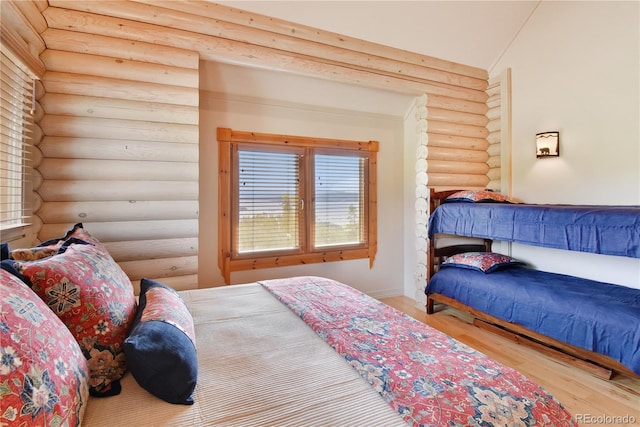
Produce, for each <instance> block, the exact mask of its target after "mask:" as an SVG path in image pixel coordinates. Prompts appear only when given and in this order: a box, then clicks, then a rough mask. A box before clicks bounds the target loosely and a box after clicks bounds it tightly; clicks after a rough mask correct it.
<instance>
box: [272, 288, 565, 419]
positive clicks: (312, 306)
mask: <svg viewBox="0 0 640 427" xmlns="http://www.w3.org/2000/svg"><path fill="white" fill-rule="evenodd" d="M260 283H261V284H262V285H263V286H264V287H265V288H266V289H268V290H269V291H270V292H271V293H272V294H273V295H274V296H275V297H276V298H278V299H279V300H280V301H281V302H283V303H284V304H285V305H287V306H288V307H289V308H290V309H292V310H293V311H294V312H295V313H297V314H298V316H300V317H301V318H302V319H303V320H304V321H305V322H306V323H307V324H308V325H309V326H311V328H313V330H314V331H316V333H317V334H318V335H320V336H321V337H322V338H323V339H324V340H325V341H326V342H327V343H328V344H329V345H331V346H332V347H333V348H334V349H335V350H336V351H337V352H338V353H340V354H341V355H342V356H343V357H344V358H345V359H346V360H347V361H348V362H349V363H350V364H351V366H353V367H354V368H355V369H356V370H357V371H358V372H359V373H360V375H361V376H362V377H363V378H364V379H365V380H366V381H367V382H369V384H371V385H372V386H373V387H374V388H375V390H376V391H377V392H378V393H380V395H381V396H382V397H383V398H384V400H385V401H387V402H388V403H389V405H391V406H392V407H393V408H394V409H395V410H396V411H397V412H398V413H399V414H400V415H401V416H402V418H403V419H404V420H405V421H406V422H407V423H408V424H410V425H414V426H508V427H515V426H557V427H560V426H574V425H577V424H576V423H575V422H574V421H573V420H572V417H571V414H569V412H567V411H566V410H565V409H564V408H563V407H562V405H561V404H560V403H559V402H558V401H557V400H556V399H555V398H554V397H553V396H551V395H550V394H549V393H548V392H547V391H546V390H544V389H543V388H542V387H541V386H539V385H538V384H536V383H535V382H533V381H531V380H529V379H527V378H526V377H525V376H524V375H522V374H520V373H519V372H517V371H515V370H513V369H511V368H509V367H507V366H504V365H501V364H500V363H498V362H497V361H495V360H493V359H490V358H488V357H487V356H485V355H483V354H481V353H479V352H477V351H476V350H474V349H472V348H471V347H468V346H467V345H465V344H462V343H460V342H458V341H456V340H455V339H453V338H451V337H450V336H448V335H446V334H444V333H442V332H440V331H437V330H436V329H433V328H431V327H430V326H428V325H426V324H424V323H422V322H419V321H417V320H415V319H413V318H411V317H409V316H407V315H405V314H404V313H401V312H400V311H398V310H395V309H394V308H392V307H389V306H387V305H386V304H383V303H381V302H379V301H377V300H375V299H373V298H371V297H369V296H367V295H365V294H364V293H362V292H360V291H358V290H356V289H354V288H351V287H349V286H347V285H344V284H342V283H339V282H336V281H333V280H330V279H324V278H320V277H296V278H292V279H284V280H267V281H262V282H260Z"/></svg>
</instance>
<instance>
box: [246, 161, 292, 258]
mask: <svg viewBox="0 0 640 427" xmlns="http://www.w3.org/2000/svg"><path fill="white" fill-rule="evenodd" d="M238 162H239V163H238V205H237V208H238V212H237V214H238V216H237V218H238V229H237V230H238V233H237V240H236V241H237V245H236V248H237V251H238V254H240V255H241V254H246V253H249V252H258V251H274V250H291V249H298V248H300V235H299V212H300V211H299V206H300V203H299V199H300V191H299V184H300V159H299V156H298V155H297V154H293V153H281V152H259V151H244V150H239V151H238Z"/></svg>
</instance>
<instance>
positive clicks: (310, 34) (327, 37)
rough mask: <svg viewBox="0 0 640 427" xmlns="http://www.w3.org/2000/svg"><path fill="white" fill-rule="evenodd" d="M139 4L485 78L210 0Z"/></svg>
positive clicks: (446, 64) (480, 71) (466, 68)
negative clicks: (208, 0) (157, 6)
mask: <svg viewBox="0 0 640 427" xmlns="http://www.w3.org/2000/svg"><path fill="white" fill-rule="evenodd" d="M134 1H138V2H140V3H147V4H154V5H160V6H162V7H165V8H168V9H173V10H178V11H183V12H187V13H189V14H192V15H198V16H209V17H215V18H216V19H218V20H220V21H225V22H227V23H233V24H238V25H241V26H244V27H248V28H255V29H259V30H264V31H268V32H270V33H273V34H277V35H286V36H291V35H294V36H295V37H296V38H298V39H301V40H307V41H314V42H318V43H321V44H324V45H327V46H334V47H338V48H342V49H345V50H350V51H354V52H362V53H364V54H366V55H373V56H376V57H383V58H388V59H392V60H395V61H397V62H400V63H407V64H414V65H418V66H421V67H428V68H432V69H435V70H443V71H447V72H450V73H454V74H459V75H461V76H469V77H473V78H477V79H482V80H486V79H487V77H488V73H487V71H486V70H483V69H480V68H476V67H471V66H468V65H464V64H459V63H455V62H451V61H446V60H443V59H439V58H434V57H431V56H427V55H422V54H419V53H415V52H409V51H406V50H402V49H397V48H393V47H389V46H385V45H381V44H378V43H372V42H369V41H366V40H362V39H357V38H353V37H348V36H345V35H342V34H337V33H332V32H329V31H325V30H320V29H318V28H313V27H309V26H305V25H302V24H298V23H294V22H289V21H285V20H282V19H278V18H273V17H270V16H265V15H261V14H258V13H253V12H247V11H245V10H241V9H236V8H233V7H229V6H225V5H221V4H216V3H213V2H173V1H156V0H134Z"/></svg>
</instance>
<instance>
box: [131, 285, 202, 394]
mask: <svg viewBox="0 0 640 427" xmlns="http://www.w3.org/2000/svg"><path fill="white" fill-rule="evenodd" d="M124 353H125V356H126V360H127V365H128V367H129V370H130V371H131V373H132V375H133V377H134V378H135V380H136V381H137V382H138V384H140V386H141V387H142V388H144V389H145V390H147V391H148V392H149V393H151V394H153V395H154V396H156V397H159V398H160V399H162V400H165V401H167V402H169V403H178V404H184V405H192V404H193V397H192V394H193V391H194V390H195V387H196V383H197V380H198V359H197V355H196V347H195V334H194V326H193V318H192V317H191V313H189V309H188V308H187V306H186V304H185V303H184V301H183V300H182V298H181V297H180V295H178V293H177V292H176V291H175V290H173V289H172V288H170V287H169V286H167V285H164V284H162V283H160V282H156V281H153V280H149V279H142V280H141V281H140V303H139V305H138V311H137V313H136V317H135V319H134V321H133V328H132V329H131V333H130V334H129V336H128V337H127V339H125V341H124Z"/></svg>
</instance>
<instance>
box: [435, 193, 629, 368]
mask: <svg viewBox="0 0 640 427" xmlns="http://www.w3.org/2000/svg"><path fill="white" fill-rule="evenodd" d="M457 191H459V190H446V191H435V190H434V189H431V190H430V209H431V210H430V212H431V214H433V212H434V211H435V209H436V208H437V207H438V206H439V205H440V204H441V203H442V202H443V200H445V199H446V198H447V197H449V196H450V195H452V194H454V193H456V192H457ZM440 237H441V235H433V236H431V237H430V239H429V253H428V256H427V270H428V277H427V284H428V283H429V281H430V280H431V278H432V277H433V275H434V274H435V273H436V272H437V271H438V269H439V267H440V265H441V263H442V262H443V260H444V259H445V258H447V257H449V256H452V255H455V254H458V253H464V252H489V251H491V246H492V243H493V240H492V239H489V238H478V239H476V240H477V243H466V242H465V243H463V244H454V245H448V246H438V239H439V238H440ZM425 293H426V311H427V314H433V313H435V305H436V304H444V305H446V306H449V307H453V308H455V309H457V310H460V311H462V312H466V313H469V314H470V315H471V316H472V317H473V320H472V323H473V325H474V326H476V327H479V328H482V329H485V330H488V331H490V332H493V333H496V334H499V335H501V336H503V337H505V338H508V339H510V340H512V341H515V342H516V343H519V344H522V345H526V346H529V347H532V348H534V349H536V350H538V351H540V352H542V353H545V354H547V355H550V356H552V357H554V358H556V359H559V360H560V361H563V362H564V363H567V364H570V365H573V366H577V367H579V368H581V369H583V370H586V371H588V372H590V373H592V374H593V375H595V376H597V377H600V378H603V379H611V378H612V376H613V374H614V372H619V373H622V374H624V375H627V376H630V377H634V378H639V377H640V376H639V375H638V374H637V373H635V372H633V371H632V370H631V369H630V368H628V367H627V366H625V365H623V364H622V363H620V362H619V361H617V360H615V359H613V358H611V357H609V356H605V355H603V354H600V353H596V352H593V351H590V350H586V349H584V348H581V347H577V346H574V345H571V344H567V343H565V342H562V341H559V340H557V339H554V338H551V337H549V336H546V335H543V334H541V333H538V332H536V331H534V330H531V329H529V328H526V327H524V326H522V325H519V324H517V323H513V322H508V321H505V320H502V319H500V318H497V317H495V316H492V315H490V314H488V313H485V312H483V311H481V310H478V309H475V308H473V307H470V306H468V305H466V304H463V303H461V302H460V301H458V300H456V299H454V298H451V297H448V296H446V295H442V294H439V293H427V292H426V290H425Z"/></svg>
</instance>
